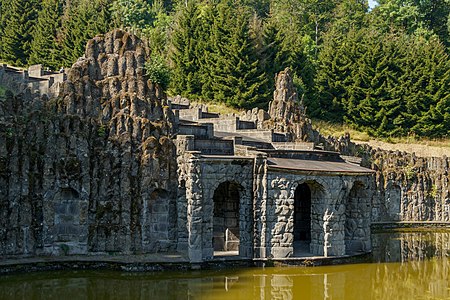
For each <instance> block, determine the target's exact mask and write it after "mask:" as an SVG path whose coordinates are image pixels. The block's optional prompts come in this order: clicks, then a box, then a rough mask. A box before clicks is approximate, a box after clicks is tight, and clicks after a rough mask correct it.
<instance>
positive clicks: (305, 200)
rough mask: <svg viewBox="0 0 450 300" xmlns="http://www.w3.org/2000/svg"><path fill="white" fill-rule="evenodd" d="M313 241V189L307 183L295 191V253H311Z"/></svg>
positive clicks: (297, 254)
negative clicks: (310, 245)
mask: <svg viewBox="0 0 450 300" xmlns="http://www.w3.org/2000/svg"><path fill="white" fill-rule="evenodd" d="M310 242H311V189H310V187H309V185H308V184H307V183H303V184H300V185H298V186H297V188H296V190H295V193H294V255H295V256H300V255H302V253H305V254H306V253H309V251H310V249H309V244H310Z"/></svg>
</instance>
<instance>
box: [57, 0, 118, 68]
mask: <svg viewBox="0 0 450 300" xmlns="http://www.w3.org/2000/svg"><path fill="white" fill-rule="evenodd" d="M110 4H111V1H110V0H74V1H71V2H70V3H69V4H68V5H66V6H65V9H64V13H63V17H62V31H61V33H60V45H61V61H62V64H63V65H64V66H70V65H72V63H74V62H75V61H76V60H77V59H78V58H79V57H80V56H82V55H83V54H84V48H85V45H86V42H87V41H88V40H89V39H90V38H93V37H94V36H95V35H97V34H101V33H105V32H107V31H108V30H109V29H111V26H112V24H111V15H110V12H109V7H110Z"/></svg>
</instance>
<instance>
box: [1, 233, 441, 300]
mask: <svg viewBox="0 0 450 300" xmlns="http://www.w3.org/2000/svg"><path fill="white" fill-rule="evenodd" d="M449 238H450V233H449V232H440V233H429V232H420V233H393V234H392V233H390V234H387V233H386V234H385V233H383V234H377V235H374V236H373V242H374V255H375V258H374V261H375V262H374V263H371V264H370V263H368V264H355V265H344V266H331V267H314V268H294V267H289V268H265V269H261V268H252V269H239V270H227V271H206V272H205V271H201V272H188V273H182V272H179V273H155V274H130V273H117V272H88V271H86V272H50V273H34V274H22V275H14V276H3V277H0V299H202V300H209V299H232V300H238V299H245V300H250V299H283V300H284V299H450V284H449V271H450V259H449V258H448V254H449V252H448V251H449V248H450V242H449ZM394 261H396V262H394Z"/></svg>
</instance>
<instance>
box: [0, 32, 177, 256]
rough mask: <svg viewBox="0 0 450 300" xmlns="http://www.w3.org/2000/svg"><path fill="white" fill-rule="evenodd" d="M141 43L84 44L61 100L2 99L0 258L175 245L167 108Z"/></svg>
mask: <svg viewBox="0 0 450 300" xmlns="http://www.w3.org/2000/svg"><path fill="white" fill-rule="evenodd" d="M146 58H147V53H146V49H145V47H144V44H143V43H142V42H141V41H140V40H139V39H137V38H136V37H135V36H132V35H129V34H128V33H125V32H123V31H120V30H116V31H114V32H111V33H108V34H106V35H105V36H99V37H96V38H94V39H93V40H91V41H89V43H88V45H87V47H86V53H85V56H84V57H83V58H80V59H79V60H78V61H77V62H76V63H75V64H74V65H73V67H72V68H71V69H70V70H69V72H68V80H67V81H66V82H65V83H64V86H63V89H62V93H61V95H60V97H59V98H56V99H51V100H48V99H47V98H45V97H44V98H42V99H38V98H33V97H32V96H31V94H30V93H29V92H28V93H24V94H21V95H18V96H17V97H8V98H7V99H4V100H2V101H0V124H1V126H0V256H6V255H36V254H54V255H58V254H76V253H82V254H84V253H93V252H101V253H105V252H107V253H110V252H120V253H142V252H155V251H168V250H171V249H174V248H175V245H176V227H177V225H176V222H177V220H176V215H177V213H176V201H175V200H173V199H175V196H176V186H177V185H176V180H177V174H176V167H177V166H176V163H175V147H174V145H173V143H172V141H171V139H170V135H171V133H172V127H173V115H172V113H171V111H170V110H169V108H168V107H167V106H165V95H164V94H163V93H162V92H161V91H160V89H159V87H158V86H155V85H153V84H152V83H151V82H149V81H147V80H146V78H145V76H144V71H143V64H144V61H145V59H146Z"/></svg>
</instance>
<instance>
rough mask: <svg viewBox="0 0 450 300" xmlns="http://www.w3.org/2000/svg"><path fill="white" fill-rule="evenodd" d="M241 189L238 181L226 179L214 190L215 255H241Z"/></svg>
mask: <svg viewBox="0 0 450 300" xmlns="http://www.w3.org/2000/svg"><path fill="white" fill-rule="evenodd" d="M240 189H241V188H240V186H239V185H238V184H237V183H234V182H230V181H226V182H223V183H221V184H220V185H219V186H218V187H217V189H216V190H215V191H214V196H213V202H214V217H213V247H214V252H215V253H214V254H215V255H239V244H240V243H239V238H240V220H239V219H240V214H239V208H240V207H239V202H240V196H239V190H240Z"/></svg>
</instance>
